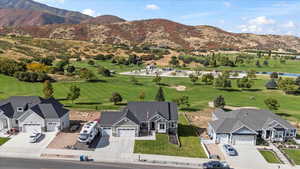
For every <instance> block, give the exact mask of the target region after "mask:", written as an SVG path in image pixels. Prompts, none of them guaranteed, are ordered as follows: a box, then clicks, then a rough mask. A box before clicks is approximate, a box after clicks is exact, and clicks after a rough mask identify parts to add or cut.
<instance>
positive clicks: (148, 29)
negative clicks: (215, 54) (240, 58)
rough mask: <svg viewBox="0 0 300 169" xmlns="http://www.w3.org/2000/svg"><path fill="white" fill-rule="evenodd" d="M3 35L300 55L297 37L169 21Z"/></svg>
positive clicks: (52, 27)
mask: <svg viewBox="0 0 300 169" xmlns="http://www.w3.org/2000/svg"><path fill="white" fill-rule="evenodd" d="M0 33H1V34H8V33H13V34H17V35H30V36H33V37H41V38H51V39H70V40H84V41H93V42H97V43H100V44H103V43H106V44H126V45H131V46H132V45H154V46H161V47H169V48H173V49H190V50H243V49H261V50H279V49H281V50H285V51H291V50H296V51H298V52H299V51H300V38H298V37H295V36H280V35H256V34H240V33H231V32H226V31H224V30H221V29H219V28H216V27H212V26H205V25H204V26H188V25H183V24H180V23H176V22H173V21H170V20H165V19H150V20H139V21H131V22H118V23H111V24H84V23H83V24H74V25H45V26H23V27H19V28H2V29H0Z"/></svg>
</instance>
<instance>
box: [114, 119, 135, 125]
mask: <svg viewBox="0 0 300 169" xmlns="http://www.w3.org/2000/svg"><path fill="white" fill-rule="evenodd" d="M125 119H126V120H129V121H131V122H133V123H134V124H136V123H135V122H134V121H132V120H130V119H129V118H127V117H124V118H122V119H121V120H119V121H117V122H115V123H114V124H113V125H112V126H118V125H117V124H118V123H120V122H121V121H123V120H125ZM136 125H138V124H136Z"/></svg>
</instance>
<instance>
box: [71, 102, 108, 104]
mask: <svg viewBox="0 0 300 169" xmlns="http://www.w3.org/2000/svg"><path fill="white" fill-rule="evenodd" d="M75 104H77V105H97V104H102V103H101V102H78V103H75Z"/></svg>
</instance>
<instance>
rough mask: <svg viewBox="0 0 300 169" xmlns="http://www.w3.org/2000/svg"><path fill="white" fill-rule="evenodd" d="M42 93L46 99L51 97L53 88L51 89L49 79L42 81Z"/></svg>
mask: <svg viewBox="0 0 300 169" xmlns="http://www.w3.org/2000/svg"><path fill="white" fill-rule="evenodd" d="M43 93H44V97H45V98H46V99H49V98H51V97H53V93H54V89H53V86H52V84H51V82H50V81H49V80H46V81H45V82H44V89H43Z"/></svg>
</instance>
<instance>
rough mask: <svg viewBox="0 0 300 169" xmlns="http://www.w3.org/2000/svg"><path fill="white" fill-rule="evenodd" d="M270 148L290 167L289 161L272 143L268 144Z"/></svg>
mask: <svg viewBox="0 0 300 169" xmlns="http://www.w3.org/2000/svg"><path fill="white" fill-rule="evenodd" d="M270 147H271V149H272V150H273V151H274V152H275V153H276V154H277V156H278V158H280V160H281V161H282V162H283V163H284V164H285V165H288V166H290V167H292V165H291V163H290V162H289V160H288V159H287V158H286V157H285V156H284V155H283V154H282V153H281V151H280V150H279V149H278V148H277V147H276V146H275V145H274V144H272V143H271V144H270Z"/></svg>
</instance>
